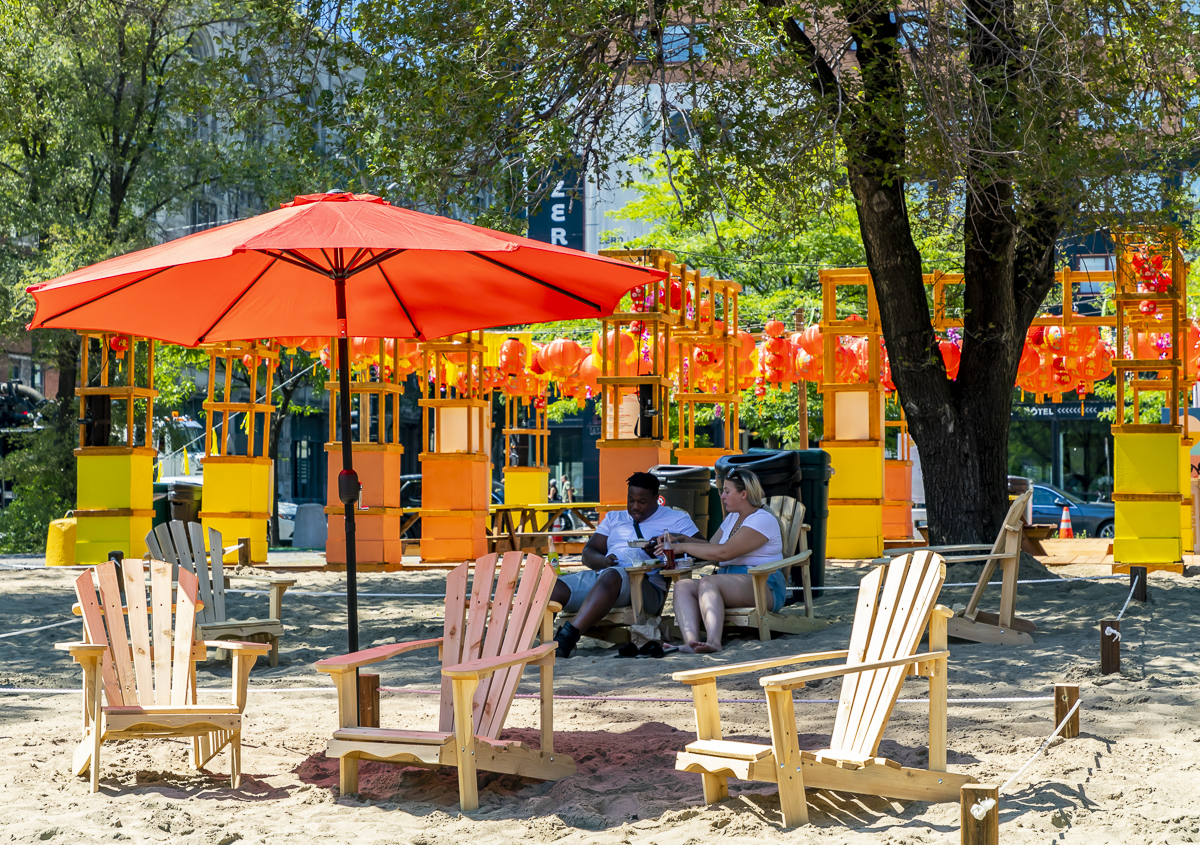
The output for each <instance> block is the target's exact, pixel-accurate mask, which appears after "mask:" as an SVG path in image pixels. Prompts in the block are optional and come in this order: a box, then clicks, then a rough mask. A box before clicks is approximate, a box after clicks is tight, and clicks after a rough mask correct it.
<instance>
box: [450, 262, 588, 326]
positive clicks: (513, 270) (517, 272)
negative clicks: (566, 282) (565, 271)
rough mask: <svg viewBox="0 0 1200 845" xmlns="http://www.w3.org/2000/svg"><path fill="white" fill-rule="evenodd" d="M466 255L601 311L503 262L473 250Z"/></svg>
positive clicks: (584, 300)
mask: <svg viewBox="0 0 1200 845" xmlns="http://www.w3.org/2000/svg"><path fill="white" fill-rule="evenodd" d="M467 255H473V256H475V257H476V258H478V259H480V260H481V261H486V262H487V263H488V264H494V265H496V266H497V267H499V268H500V269H501V270H507V271H508V272H510V273H513V274H514V275H517V276H520V277H521V278H523V279H528V280H529V281H531V282H533V283H534V284H539V285H541V286H542V287H544V288H549V289H550V290H552V291H554V292H555V293H561V294H562V295H563V296H567V297H570V298H571V299H574V300H575V301H576V302H581V303H583V304H584V305H586V306H588V307H589V308H594V309H595V310H596V311H600V310H602V309H601V307H600V306H599V305H597V304H596V303H595V302H592V301H591V300H590V299H586V298H584V297H582V296H579V295H578V294H574V293H571V292H570V291H569V290H566V289H565V288H560V287H559V286H558V285H556V284H553V283H552V282H547V281H546V280H545V279H539V278H538V277H537V276H531V275H530V274H529V273H526V272H525V271H523V270H518V269H517V268H516V267H509V266H508V265H507V264H505V263H504V262H503V261H497V260H496V259H494V258H488V257H487V256H486V255H483V254H481V253H478V252H475V251H474V250H470V251H468V252H467Z"/></svg>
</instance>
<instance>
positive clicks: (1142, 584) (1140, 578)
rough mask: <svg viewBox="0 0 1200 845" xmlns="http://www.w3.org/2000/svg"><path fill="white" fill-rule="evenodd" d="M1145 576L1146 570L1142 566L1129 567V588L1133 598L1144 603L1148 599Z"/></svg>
mask: <svg viewBox="0 0 1200 845" xmlns="http://www.w3.org/2000/svg"><path fill="white" fill-rule="evenodd" d="M1146 575H1147V569H1146V567H1144V566H1131V567H1129V586H1130V587H1132V588H1133V597H1134V598H1135V599H1137V600H1138V601H1140V602H1145V601H1147V600H1148V599H1149V597H1150V594H1149V591H1148V590H1147V586H1148V585H1147V583H1146Z"/></svg>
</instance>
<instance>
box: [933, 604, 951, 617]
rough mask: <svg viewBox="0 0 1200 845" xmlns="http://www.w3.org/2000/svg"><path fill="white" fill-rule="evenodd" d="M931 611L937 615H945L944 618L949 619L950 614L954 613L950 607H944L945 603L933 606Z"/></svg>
mask: <svg viewBox="0 0 1200 845" xmlns="http://www.w3.org/2000/svg"><path fill="white" fill-rule="evenodd" d="M933 612H934V613H936V614H937V615H938V616H942V617H945V618H946V619H949V618H950V617H951V616H953V615H954V611H953V610H951V609H950V608H948V607H946V605H944V604H939V605H937V606H935V607H934V608H933Z"/></svg>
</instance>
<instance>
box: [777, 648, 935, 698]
mask: <svg viewBox="0 0 1200 845" xmlns="http://www.w3.org/2000/svg"><path fill="white" fill-rule="evenodd" d="M949 656H950V652H948V651H927V652H925V653H924V654H910V655H908V656H907V657H893V658H892V659H890V660H872V661H870V662H867V663H855V664H854V665H846V664H843V665H841V666H827V667H825V668H823V669H802V670H801V671H799V672H786V673H784V674H782V675H768V676H767V677H765V678H759V679H758V682H759V683H760V684H762V685H763V686H764V687H766V688H767V691H768V692H781V691H784V690H793V689H798V688H799V687H802V686H804V685H805V684H806V683H807V682H809V681H820V680H824V679H825V678H836V677H837V676H839V675H851V674H854V673H856V672H869V671H870V670H872V669H891V668H893V667H896V666H907V665H909V664H911V663H922V662H924V661H926V660H937V659H938V658H941V657H949Z"/></svg>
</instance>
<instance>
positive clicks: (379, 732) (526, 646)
mask: <svg viewBox="0 0 1200 845" xmlns="http://www.w3.org/2000/svg"><path fill="white" fill-rule="evenodd" d="M522 557H523V553H522V552H519V551H517V552H505V553H504V556H503V559H502V560H501V561H500V571H499V574H498V575H497V573H496V564H497V555H495V554H489V555H484V556H483V557H481V558H480V559H479V560H477V561H475V563H474V579H473V582H472V590H471V595H470V598H469V599H468V597H467V577H468V575H469V574H470V572H471V567H472V564H470V563H464V564H462V565H461V566H459V567H458V568H457V569H454V570H452V571H451V572H450V574H449V576H448V577H447V578H446V624H445V629H444V633H443V636H441V637H438V638H437V639H432V640H418V641H415V642H408V643H396V644H392V645H381V646H375V647H374V648H368V649H365V650H363V651H359V652H356V653H354V654H347V655H345V656H342V657H332V658H329V659H327V660H321V661H318V662H317V664H316V668H317V669H318V670H320V671H322V672H328V673H329V674H330V675H331V676H332V677H333V682H334V684H335V685H336V686H337V690H338V720H339V721H338V724H339V725H340V727H339V728H338V730H336V731H334V734H333V739H332V740H331V741H330V742H329V745H328V747H327V748H326V750H325V753H326V755H328V756H329V757H336V758H338V760H339V761H340V769H341V791H342V794H343V795H345V794H348V793H353V792H357V791H358V761H359V760H381V761H384V762H388V763H400V764H402V765H406V766H423V767H426V768H437V767H439V766H456V767H457V768H458V795H459V804H460V806H461V807H462V809H463V810H464V811H469V810H474V809H477V808H478V807H479V794H478V784H477V783H476V771H477V770H481V771H485V772H505V773H507V774H518V775H523V776H525V777H532V778H542V779H545V780H557V779H559V778H563V777H567V776H569V775H573V774H575V761H574V760H572V759H571V758H570V757H568V756H567V755H565V754H561V753H555V751H554V721H553V705H554V702H553V682H554V650H555V648H557V645H558V644H557V643H555V642H554V640H553V639H552V637H553V630H552V627H551V622H552V618H551V617H552V614H551V613H550V611H549V609H548V606H549V603H550V591H551V590H553V589H554V582H555V581H556V580H557V577H556V576H555V574H554V569H553V567H551V566H550V565H549V564H547V563H545V562H543V560H542V559H541V558H540V557H537V556H536V555H529V557H528V558H527V559H526V562H525V566H524V571H522V566H521V558H522ZM539 633H540V634H541V637H542V644H541V645H539V646H536V647H534V645H533V641H534V639H535V638H536V637H537V636H538V634H539ZM434 647H436V648H437V649H438V652H439V655H440V657H441V659H442V702H441V715H440V719H439V724H438V729H437V730H436V731H411V730H389V729H386V728H364V727H359V726H358V708H357V687H356V675H355V671H354V670H355V669H357V668H359V667H360V666H369V665H371V664H373V663H379V662H381V661H383V660H387V659H388V658H390V657H395V656H397V655H400V654H404V653H406V652H410V651H416V650H417V649H422V648H434ZM530 664H533V665H535V666H538V667H539V668H540V670H541V710H542V724H541V728H542V737H541V748H540V750H534V749H532V748H529V747H528V746H526V745H525V744H524V743H522V742H517V741H514V740H502V739H500V730H501V728H503V727H504V720H505V717H507V715H508V709H509V707H510V706H511V705H512V701H513V696H514V695H515V694H516V691H517V683H518V682H519V681H520V679H521V673H522V672H523V671H524V669H525V667H526V666H527V665H530Z"/></svg>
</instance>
